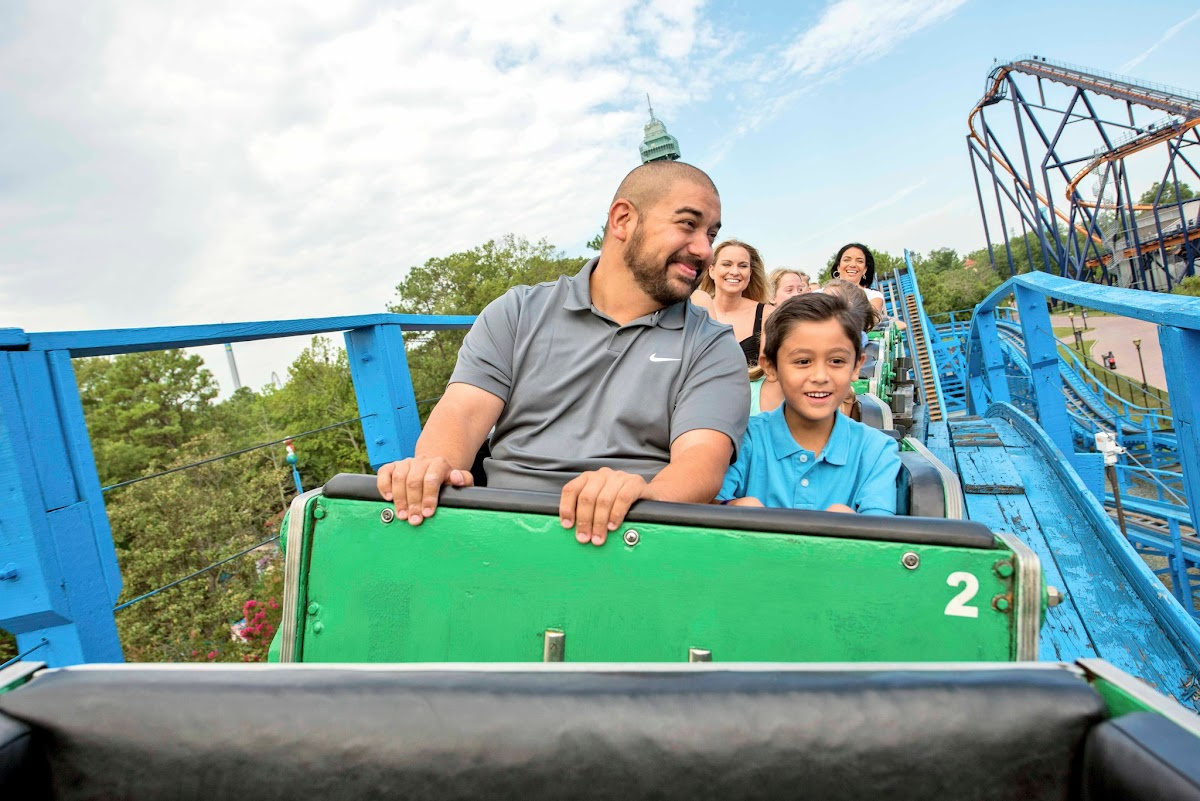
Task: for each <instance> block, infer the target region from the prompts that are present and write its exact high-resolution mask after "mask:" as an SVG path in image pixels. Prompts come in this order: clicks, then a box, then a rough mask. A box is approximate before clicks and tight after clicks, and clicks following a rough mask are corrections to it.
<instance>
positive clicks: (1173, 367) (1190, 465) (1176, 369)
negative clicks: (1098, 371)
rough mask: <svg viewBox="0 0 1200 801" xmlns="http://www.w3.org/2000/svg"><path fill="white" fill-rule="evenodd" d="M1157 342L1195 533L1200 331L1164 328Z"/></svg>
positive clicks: (1199, 483)
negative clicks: (1165, 375)
mask: <svg viewBox="0 0 1200 801" xmlns="http://www.w3.org/2000/svg"><path fill="white" fill-rule="evenodd" d="M1158 341H1159V344H1160V345H1161V347H1162V354H1163V367H1164V368H1165V369H1166V374H1167V395H1168V396H1169V397H1170V398H1171V413H1172V417H1173V418H1174V421H1175V443H1176V444H1175V447H1176V448H1177V454H1178V457H1179V466H1180V472H1182V473H1183V497H1185V498H1187V499H1189V500H1190V501H1191V503H1189V504H1188V514H1189V515H1191V518H1192V530H1193V531H1200V503H1196V499H1197V498H1200V439H1198V437H1200V386H1197V383H1196V381H1195V379H1194V376H1193V374H1194V373H1195V370H1196V365H1198V364H1200V330H1197V329H1194V328H1193V329H1186V328H1177V327H1175V326H1171V325H1161V326H1159V328H1158Z"/></svg>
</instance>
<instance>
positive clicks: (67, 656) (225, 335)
mask: <svg viewBox="0 0 1200 801" xmlns="http://www.w3.org/2000/svg"><path fill="white" fill-rule="evenodd" d="M473 321H474V318H473V317H467V316H460V317H427V316H423V315H401V314H376V315H364V316H356V317H332V318H319V319H309V320H285V321H273V322H259V323H232V324H221V325H202V326H173V327H167V328H143V329H124V330H117V331H75V332H61V333H45V334H26V333H25V332H23V331H20V330H18V329H11V328H10V329H0V628H2V629H4V630H6V631H10V632H12V633H13V634H15V635H16V636H17V648H18V651H19V652H22V653H24V652H27V651H30V650H31V649H36V658H37V659H38V660H40V661H44V662H46V663H48V664H49V665H51V666H55V667H57V666H62V665H71V664H78V663H82V662H119V661H121V660H122V654H121V646H120V642H119V640H118V638H117V628H116V622H115V619H114V617H113V606H114V604H115V603H116V600H117V598H118V596H119V595H120V593H121V576H120V570H119V567H118V565H117V558H116V552H115V550H114V547H113V541H112V532H111V530H110V529H109V525H108V517H107V514H106V512H105V507H104V497H103V492H102V490H101V487H100V480H99V476H98V473H97V470H96V464H95V461H94V460H93V458H92V450H91V441H90V439H89V437H88V432H87V426H86V423H85V422H84V415H83V406H82V404H81V402H80V398H79V391H78V388H77V386H76V383H75V373H74V370H73V369H72V366H71V359H72V358H75V357H81V356H105V355H113V354H121V353H136V352H142V351H151V350H163V349H167V348H187V347H199V346H202V345H222V344H225V343H230V342H246V341H252V340H258V339H274V338H279V337H290V336H311V335H313V334H321V333H327V332H331V331H346V332H347V334H346V339H347V347H348V348H349V353H350V357H351V359H350V361H351V365H352V367H353V369H352V376H353V378H354V381H355V393H356V396H357V398H358V404H359V412H360V414H361V415H362V416H363V417H364V418H365V419H364V421H363V430H364V435H365V436H366V440H367V443H368V454H369V457H370V459H371V463H372V464H373V465H379V464H382V463H383V462H386V461H390V460H392V459H398V458H402V457H403V456H407V455H410V454H411V453H412V448H413V445H414V444H415V442H416V437H417V434H418V433H419V428H420V424H419V421H418V417H417V409H416V402H415V399H414V397H413V389H412V382H411V379H410V378H409V373H408V365H407V360H406V358H405V355H404V340H403V332H404V331H439V330H450V329H462V328H469V327H470V325H471V323H472V322H473Z"/></svg>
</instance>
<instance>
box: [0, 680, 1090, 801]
mask: <svg viewBox="0 0 1200 801" xmlns="http://www.w3.org/2000/svg"><path fill="white" fill-rule="evenodd" d="M0 714H2V715H8V716H10V717H11V718H12V719H15V720H17V721H20V723H21V724H23V725H27V726H29V727H30V728H32V729H33V730H34V732H35V737H34V747H35V749H36V750H37V753H36V754H31V755H30V757H31V758H32V759H35V760H36V761H37V762H38V763H39V764H41V765H43V766H44V769H43V771H42V772H41V774H40V775H41V776H43V777H47V776H48V777H49V778H43V779H42V783H40V786H29V787H28V788H26V789H27V792H28V795H29V796H30V797H35V798H48V799H52V800H53V801H82V799H99V798H114V799H115V798H119V799H123V801H142V799H147V800H148V799H173V800H174V801H223V799H242V798H254V799H259V800H260V801H272V800H273V799H280V801H282V800H283V799H287V800H288V801H292V799H324V798H331V799H333V798H336V799H339V800H340V801H341V800H344V801H355V800H356V799H385V798H412V799H431V800H432V799H446V800H447V801H450V800H453V801H471V800H472V799H481V801H482V799H496V798H504V799H518V798H519V799H522V801H541V799H546V801H551V800H553V801H558V799H563V798H571V799H584V800H585V801H587V800H589V799H596V800H597V801H632V800H633V799H651V798H653V799H660V800H661V801H707V800H708V799H713V800H714V801H716V799H721V800H722V801H739V799H772V798H793V797H804V798H820V799H826V801H842V799H845V800H846V801H849V800H850V799H863V798H880V799H882V798H886V799H888V800H889V801H910V800H912V801H916V799H922V800H924V799H960V798H968V797H969V798H972V799H979V800H980V801H1017V799H1019V800H1020V801H1042V800H1043V799H1044V800H1045V801H1050V800H1051V799H1056V800H1057V799H1064V798H1075V797H1077V787H1078V784H1079V774H1078V772H1079V765H1080V763H1081V760H1082V754H1083V749H1084V745H1085V741H1086V737H1087V733H1088V731H1089V730H1090V729H1091V728H1092V727H1093V726H1095V725H1096V724H1097V723H1099V722H1100V721H1101V720H1102V719H1103V717H1104V703H1103V700H1102V699H1101V697H1100V696H1099V694H1098V693H1096V692H1095V691H1094V690H1093V689H1092V688H1091V687H1090V686H1088V685H1087V684H1086V683H1085V682H1083V681H1081V680H1079V679H1078V678H1077V677H1076V676H1074V675H1073V674H1071V673H1070V672H1068V671H1066V670H1059V669H1052V668H1012V669H996V670H988V669H981V670H967V671H955V670H946V671H932V670H931V671H914V670H904V669H902V668H896V669H886V668H880V669H875V670H865V671H845V672H834V671H820V670H816V671H803V670H798V671H789V670H737V669H736V668H735V669H730V670H721V669H701V670H691V669H687V668H685V667H681V668H680V669H678V670H675V669H614V668H611V667H609V668H605V669H601V670H587V669H558V670H538V669H509V670H505V671H487V670H454V669H439V668H437V667H430V668H428V669H415V670H392V669H387V668H382V669H359V670H356V669H354V668H348V667H344V666H327V667H315V666H300V667H295V668H286V667H269V668H268V667H263V668H261V669H250V670H246V669H242V670H231V669H227V668H226V667H225V666H216V665H213V666H196V667H184V666H182V665H178V666H170V668H168V669H158V670H155V669H147V668H137V667H132V666H126V667H121V668H102V669H86V670H70V669H68V670H64V671H56V672H51V673H49V674H46V675H43V676H41V677H39V678H36V679H34V680H33V681H32V682H30V683H29V684H28V685H26V686H24V687H22V688H20V689H19V690H17V691H15V692H11V693H7V694H5V695H3V696H0ZM10 797H11V798H22V797H25V796H23V795H17V796H11V795H9V796H6V798H10Z"/></svg>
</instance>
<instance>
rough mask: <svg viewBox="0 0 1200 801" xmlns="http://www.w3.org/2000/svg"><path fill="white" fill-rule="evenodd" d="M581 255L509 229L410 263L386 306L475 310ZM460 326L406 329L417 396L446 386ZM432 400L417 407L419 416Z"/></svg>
mask: <svg viewBox="0 0 1200 801" xmlns="http://www.w3.org/2000/svg"><path fill="white" fill-rule="evenodd" d="M585 261H586V260H585V259H582V258H569V257H565V256H564V255H563V254H562V253H561V252H560V251H558V250H556V249H555V248H554V247H553V246H552V245H551V244H550V243H549V242H546V241H545V240H544V239H543V240H541V241H539V242H536V243H532V242H529V241H528V240H526V239H524V238H519V237H514V236H512V235H511V234H510V235H508V236H506V237H504V238H503V239H501V240H499V241H496V240H492V241H489V242H487V243H485V244H483V245H480V246H478V247H475V248H472V249H471V250H468V251H465V252H462V253H452V254H450V255H449V256H443V257H438V258H432V259H429V260H428V261H426V262H425V264H424V265H423V266H421V267H413V268H412V269H411V270H410V271H409V273H408V275H407V276H406V277H405V279H404V280H403V281H401V282H400V283H399V284H398V285H397V286H396V294H397V295H398V296H399V298H398V299H397V301H396V302H395V303H394V304H392V305H390V306H388V311H392V312H399V313H406V314H478V313H479V312H481V311H483V307H484V306H486V305H487V304H488V303H490V302H492V301H493V300H495V299H496V298H498V297H499V296H500V295H502V294H503V293H504V292H505V291H506V290H507V289H508V288H509V287H512V286H519V285H523V284H524V285H532V284H537V283H541V282H543V281H553V280H555V279H557V278H558V277H559V276H561V275H569V274H574V273H576V272H578V271H579V269H580V268H581V267H583V264H584V262H585ZM464 336H465V332H463V331H442V332H438V333H434V334H429V333H415V334H406V335H405V339H406V341H407V344H408V366H409V372H410V373H411V374H412V379H413V388H414V390H415V391H416V394H417V400H418V401H421V400H427V401H432V399H434V398H438V397H440V396H441V394H442V392H443V391H445V388H446V383H447V382H448V381H449V380H450V374H451V373H452V372H453V370H454V364H455V361H456V360H457V358H458V349H459V346H461V345H462V340H463V337H464ZM432 407H433V404H432V402H427V403H425V404H423V405H422V407H421V420H422V422H424V420H425V418H427V417H428V416H429V412H430V410H431V409H432Z"/></svg>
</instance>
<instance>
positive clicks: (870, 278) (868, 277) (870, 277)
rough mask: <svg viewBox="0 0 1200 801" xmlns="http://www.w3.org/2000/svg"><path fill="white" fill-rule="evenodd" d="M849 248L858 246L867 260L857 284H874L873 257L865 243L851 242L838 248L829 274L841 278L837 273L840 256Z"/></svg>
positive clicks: (840, 260)
mask: <svg viewBox="0 0 1200 801" xmlns="http://www.w3.org/2000/svg"><path fill="white" fill-rule="evenodd" d="M850 248H858V249H859V250H861V251H862V252H863V256H864V257H865V258H866V261H867V272H866V274H865V275H864V276H863V277H862V279H861V280H859V282H858V285H859V286H873V285H874V284H875V257H874V256H873V255H871V251H870V250H869V249H868V248H867V246H866V245H862V244H859V243H858V242H851V243H850V244H849V245H842V249H841V250H839V251H838V252H837V255H836V256H834V257H833V269H831V270H830V271H829V274H830V275H832V276H833V277H834V278H841V276H840V275H838V265H839V264H841V263H842V256H843V255H844V254H845V252H846V251H847V250H849V249H850Z"/></svg>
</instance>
